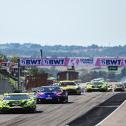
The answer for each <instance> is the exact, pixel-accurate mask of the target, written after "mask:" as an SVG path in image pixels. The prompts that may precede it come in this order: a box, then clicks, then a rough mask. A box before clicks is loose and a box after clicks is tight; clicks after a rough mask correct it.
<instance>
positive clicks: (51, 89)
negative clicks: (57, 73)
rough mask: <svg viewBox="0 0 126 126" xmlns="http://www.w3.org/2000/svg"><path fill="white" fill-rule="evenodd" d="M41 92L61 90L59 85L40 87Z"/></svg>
mask: <svg viewBox="0 0 126 126" xmlns="http://www.w3.org/2000/svg"><path fill="white" fill-rule="evenodd" d="M40 91H41V92H58V91H61V89H60V87H42V88H41V90H40Z"/></svg>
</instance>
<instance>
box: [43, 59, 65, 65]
mask: <svg viewBox="0 0 126 126" xmlns="http://www.w3.org/2000/svg"><path fill="white" fill-rule="evenodd" d="M43 64H44V65H64V59H44V62H43Z"/></svg>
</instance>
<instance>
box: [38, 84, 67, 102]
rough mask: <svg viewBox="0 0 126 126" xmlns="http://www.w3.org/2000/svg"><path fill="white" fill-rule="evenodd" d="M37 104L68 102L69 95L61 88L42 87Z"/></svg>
mask: <svg viewBox="0 0 126 126" xmlns="http://www.w3.org/2000/svg"><path fill="white" fill-rule="evenodd" d="M36 99H37V103H45V102H59V103H63V102H68V93H67V91H63V90H62V89H61V88H60V87H59V86H42V87H41V89H40V90H39V92H38V93H37V94H36Z"/></svg>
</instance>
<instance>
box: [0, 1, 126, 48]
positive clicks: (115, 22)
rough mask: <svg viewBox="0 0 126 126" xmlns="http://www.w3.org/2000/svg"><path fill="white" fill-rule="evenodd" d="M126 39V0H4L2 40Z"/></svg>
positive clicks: (0, 8)
mask: <svg viewBox="0 0 126 126" xmlns="http://www.w3.org/2000/svg"><path fill="white" fill-rule="evenodd" d="M11 42H14V43H26V42H27V43H28V42H29V43H37V44H41V45H59V44H61V45H82V46H87V45H92V44H97V45H102V46H115V45H125V43H126V0H0V43H11Z"/></svg>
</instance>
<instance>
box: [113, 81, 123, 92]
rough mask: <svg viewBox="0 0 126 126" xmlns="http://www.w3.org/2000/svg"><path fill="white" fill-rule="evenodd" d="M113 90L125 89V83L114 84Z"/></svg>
mask: <svg viewBox="0 0 126 126" xmlns="http://www.w3.org/2000/svg"><path fill="white" fill-rule="evenodd" d="M114 91H125V85H124V84H123V83H118V84H115V86H114Z"/></svg>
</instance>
